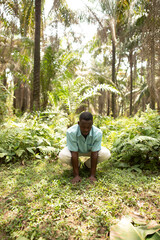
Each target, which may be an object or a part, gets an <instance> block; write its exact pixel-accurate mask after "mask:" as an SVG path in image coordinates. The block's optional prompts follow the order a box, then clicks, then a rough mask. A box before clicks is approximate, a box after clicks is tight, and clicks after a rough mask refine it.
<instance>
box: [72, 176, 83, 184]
mask: <svg viewBox="0 0 160 240" xmlns="http://www.w3.org/2000/svg"><path fill="white" fill-rule="evenodd" d="M81 181H82V179H81V177H80V176H76V177H74V178H73V179H72V180H71V183H73V184H75V183H78V182H81Z"/></svg>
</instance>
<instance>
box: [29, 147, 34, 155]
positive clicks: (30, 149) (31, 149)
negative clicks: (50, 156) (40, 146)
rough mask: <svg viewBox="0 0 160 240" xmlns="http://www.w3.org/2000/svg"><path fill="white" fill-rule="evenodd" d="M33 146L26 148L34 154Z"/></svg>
mask: <svg viewBox="0 0 160 240" xmlns="http://www.w3.org/2000/svg"><path fill="white" fill-rule="evenodd" d="M33 149H34V148H27V151H28V152H30V153H32V154H35V153H34V151H33Z"/></svg>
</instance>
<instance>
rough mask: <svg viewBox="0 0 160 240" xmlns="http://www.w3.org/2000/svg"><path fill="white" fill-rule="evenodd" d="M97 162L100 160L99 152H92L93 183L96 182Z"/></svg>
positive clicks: (91, 176)
mask: <svg viewBox="0 0 160 240" xmlns="http://www.w3.org/2000/svg"><path fill="white" fill-rule="evenodd" d="M97 160H98V151H97V152H91V175H90V177H89V179H90V180H91V181H96V180H97V179H96V168H97Z"/></svg>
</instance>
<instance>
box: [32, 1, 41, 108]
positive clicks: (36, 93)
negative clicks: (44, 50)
mask: <svg viewBox="0 0 160 240" xmlns="http://www.w3.org/2000/svg"><path fill="white" fill-rule="evenodd" d="M40 27H41V0H35V41H34V78H33V98H32V101H31V109H32V110H39V109H40Z"/></svg>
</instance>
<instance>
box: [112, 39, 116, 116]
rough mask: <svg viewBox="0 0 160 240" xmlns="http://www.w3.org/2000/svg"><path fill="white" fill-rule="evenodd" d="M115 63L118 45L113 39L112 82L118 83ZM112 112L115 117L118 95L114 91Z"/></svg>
mask: <svg viewBox="0 0 160 240" xmlns="http://www.w3.org/2000/svg"><path fill="white" fill-rule="evenodd" d="M115 65H116V45H115V42H114V41H113V40H112V82H113V83H116V72H115V69H116V68H115ZM112 114H113V117H114V118H115V117H116V95H115V93H112Z"/></svg>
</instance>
